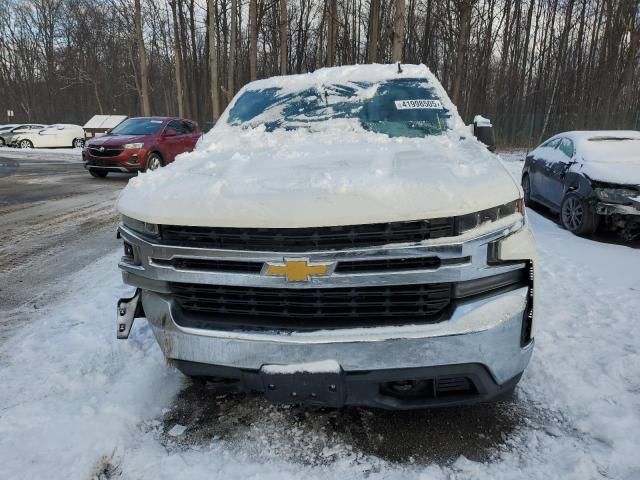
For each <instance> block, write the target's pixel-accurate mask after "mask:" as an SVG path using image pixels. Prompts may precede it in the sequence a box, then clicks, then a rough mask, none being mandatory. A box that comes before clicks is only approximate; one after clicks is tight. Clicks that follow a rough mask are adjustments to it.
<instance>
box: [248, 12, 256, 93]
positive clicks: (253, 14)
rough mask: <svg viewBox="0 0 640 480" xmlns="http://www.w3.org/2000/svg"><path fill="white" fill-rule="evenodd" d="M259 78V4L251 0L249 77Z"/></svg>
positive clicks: (252, 79) (252, 78)
mask: <svg viewBox="0 0 640 480" xmlns="http://www.w3.org/2000/svg"><path fill="white" fill-rule="evenodd" d="M256 78H258V4H257V0H249V79H250V80H251V81H254V80H255V79H256Z"/></svg>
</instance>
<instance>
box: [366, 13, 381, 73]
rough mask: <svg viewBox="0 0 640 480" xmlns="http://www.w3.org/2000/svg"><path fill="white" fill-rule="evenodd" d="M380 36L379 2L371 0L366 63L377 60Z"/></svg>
mask: <svg viewBox="0 0 640 480" xmlns="http://www.w3.org/2000/svg"><path fill="white" fill-rule="evenodd" d="M379 35H380V0H371V10H370V11H369V38H368V39H367V63H376V61H377V60H378V36H379Z"/></svg>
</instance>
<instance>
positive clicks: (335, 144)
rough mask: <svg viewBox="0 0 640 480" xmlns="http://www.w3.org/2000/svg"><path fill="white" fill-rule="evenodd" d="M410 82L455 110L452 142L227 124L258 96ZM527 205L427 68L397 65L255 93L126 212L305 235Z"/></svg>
mask: <svg viewBox="0 0 640 480" xmlns="http://www.w3.org/2000/svg"><path fill="white" fill-rule="evenodd" d="M399 76H404V77H406V78H409V79H412V78H425V79H427V82H428V84H429V87H430V88H433V89H434V91H435V93H436V95H437V96H438V97H439V98H440V99H441V102H442V105H443V107H444V108H446V109H447V110H448V115H450V117H449V119H448V121H447V124H448V126H449V128H450V129H449V130H446V131H445V132H444V133H442V134H440V135H431V136H426V137H425V138H408V137H394V138H391V137H389V136H387V135H384V134H379V133H373V132H369V131H366V130H365V129H364V128H363V127H362V125H361V124H360V123H359V122H358V121H357V120H355V119H344V118H336V119H332V120H326V121H323V122H321V123H322V128H321V129H319V131H314V132H313V133H311V132H309V131H308V130H306V129H296V130H286V129H276V130H274V131H271V132H268V131H266V130H267V129H266V127H265V126H264V124H263V125H258V126H257V127H255V128H240V127H235V126H231V125H228V123H227V120H228V118H229V111H230V110H232V109H233V107H234V105H235V102H237V98H238V97H240V96H241V95H242V94H243V93H244V92H245V91H246V90H248V89H250V90H251V91H254V90H261V89H267V88H277V89H278V91H279V94H280V93H286V92H288V91H291V92H298V93H299V92H301V91H305V89H308V88H310V87H314V86H315V87H318V88H319V87H320V86H322V85H326V84H329V83H330V84H331V85H340V84H341V82H342V83H346V82H351V84H355V83H357V82H365V81H366V82H367V83H366V85H371V84H372V82H379V81H383V80H387V79H392V78H398V77H399ZM354 82H355V83H354ZM360 86H361V88H360V89H355V90H356V91H357V92H358V95H365V96H366V95H371V94H372V93H371V92H370V91H369V90H371V88H364V86H365V84H364V83H361V85H360ZM374 87H375V85H374ZM372 88H373V87H372ZM318 91H323V90H318ZM324 91H325V94H326V90H324ZM463 137H469V138H463ZM517 197H518V188H517V186H516V185H515V184H514V182H513V180H512V179H511V177H510V176H509V174H508V173H507V172H506V170H504V168H503V167H502V166H501V164H500V161H499V159H498V157H496V156H495V155H493V154H491V153H489V152H488V151H487V150H486V148H485V147H484V145H482V144H480V143H479V142H477V141H476V140H475V139H473V138H470V136H469V132H468V129H467V128H466V127H465V126H464V124H463V122H462V120H461V119H460V116H459V115H458V113H457V110H456V108H455V106H454V105H453V104H452V103H451V101H450V100H449V98H448V97H447V95H446V92H445V91H444V89H443V88H442V85H440V83H439V82H438V81H437V79H436V78H435V76H434V75H433V74H432V73H431V72H429V70H428V69H427V68H426V67H425V66H424V65H403V66H402V73H398V67H397V65H366V66H352V67H339V68H325V69H320V70H317V71H316V72H314V73H310V74H304V75H291V76H285V77H274V78H270V79H266V80H259V81H257V82H253V83H251V84H249V85H247V86H245V87H244V88H243V89H242V90H241V91H240V93H239V94H238V96H236V99H235V100H234V102H232V103H231V105H230V106H229V107H228V108H227V110H226V111H225V112H224V113H223V115H222V116H221V118H220V120H219V121H218V124H217V125H216V127H215V128H213V129H212V130H211V131H210V132H209V133H208V134H206V135H205V136H204V137H203V138H202V139H201V140H200V141H199V143H198V145H197V147H196V149H195V151H194V152H192V153H189V154H184V155H181V156H179V157H178V159H177V161H176V162H174V163H173V164H171V165H169V166H168V167H165V168H163V169H161V170H159V171H156V172H153V173H150V174H141V175H140V176H139V177H137V178H135V179H132V180H131V181H130V182H129V185H128V186H127V188H125V189H124V191H123V192H122V194H121V196H120V199H119V202H118V209H119V210H120V212H121V213H122V214H124V215H127V216H130V217H133V218H136V219H139V220H143V221H146V222H150V223H159V224H178V225H193V226H227V227H276V228H277V227H280V228H287V227H292V228H295V227H312V226H332V225H349V224H362V223H378V222H389V221H403V220H418V219H424V218H437V217H446V216H453V215H462V214H465V213H470V212H473V211H478V210H482V209H485V208H490V207H495V206H498V205H501V204H504V203H508V202H510V201H513V200H515V199H516V198H517Z"/></svg>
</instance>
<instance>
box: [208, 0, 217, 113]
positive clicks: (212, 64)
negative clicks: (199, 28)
mask: <svg viewBox="0 0 640 480" xmlns="http://www.w3.org/2000/svg"><path fill="white" fill-rule="evenodd" d="M207 18H208V26H209V31H208V35H209V75H210V77H211V87H210V96H211V106H212V108H211V113H212V115H213V121H214V122H215V121H216V120H218V117H219V116H220V89H219V86H218V51H217V49H216V9H215V0H207Z"/></svg>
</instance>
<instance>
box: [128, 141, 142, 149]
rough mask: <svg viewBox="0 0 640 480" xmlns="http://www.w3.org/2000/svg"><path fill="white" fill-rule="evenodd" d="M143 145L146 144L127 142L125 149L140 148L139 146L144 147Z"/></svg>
mask: <svg viewBox="0 0 640 480" xmlns="http://www.w3.org/2000/svg"><path fill="white" fill-rule="evenodd" d="M143 145H144V143H143V142H140V143H126V144H125V145H124V149H125V150H133V149H138V148H142V146H143Z"/></svg>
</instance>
